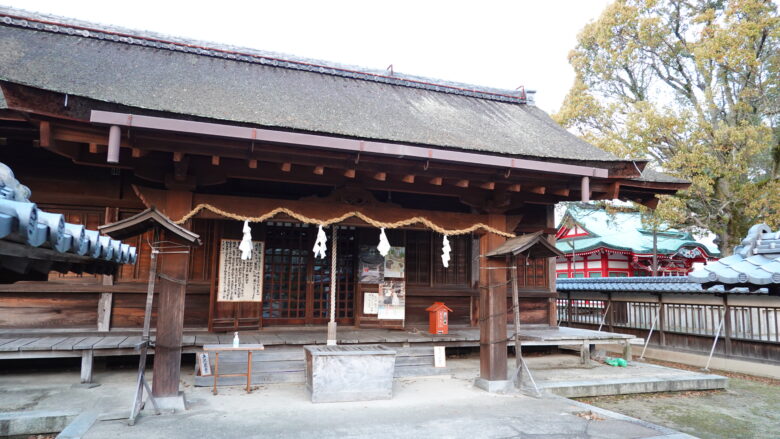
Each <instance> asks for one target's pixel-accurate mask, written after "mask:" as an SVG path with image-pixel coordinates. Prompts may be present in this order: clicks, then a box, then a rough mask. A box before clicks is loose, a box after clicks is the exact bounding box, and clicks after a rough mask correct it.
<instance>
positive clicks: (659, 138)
mask: <svg viewBox="0 0 780 439" xmlns="http://www.w3.org/2000/svg"><path fill="white" fill-rule="evenodd" d="M569 59H570V62H571V64H572V66H573V67H574V69H575V71H576V74H577V77H576V81H575V83H574V85H573V86H572V88H571V90H570V91H569V94H568V97H567V99H566V100H565V103H564V104H563V107H562V108H561V110H560V111H559V112H558V113H557V114H556V115H555V116H554V117H555V119H556V120H557V121H558V122H559V123H560V124H561V125H563V126H565V127H567V128H571V129H574V130H575V131H576V132H578V133H579V134H580V135H581V136H582V137H584V138H585V139H586V140H587V141H589V142H591V143H593V144H595V145H598V146H600V147H602V148H604V149H607V150H609V151H611V152H613V153H615V154H617V155H619V156H621V157H625V158H641V159H647V158H649V159H650V160H651V162H652V163H654V165H655V166H657V167H659V168H661V169H662V170H664V171H665V172H668V173H671V174H673V175H676V176H678V177H682V178H685V179H687V180H689V181H690V182H692V185H691V187H690V188H689V189H688V190H686V191H682V192H681V193H679V194H678V195H677V196H674V197H664V199H662V202H661V203H660V206H659V209H658V214H659V215H660V216H661V217H662V218H663V219H665V220H666V221H670V222H672V223H676V224H681V225H690V226H698V227H703V228H707V229H710V230H712V231H713V232H714V233H715V234H717V235H718V237H719V238H720V241H721V243H720V246H721V251H722V252H724V254H730V252H731V250H732V248H733V246H734V245H736V244H738V243H739V240H740V239H741V237H743V236H744V235H745V233H746V231H747V229H748V228H749V227H750V226H751V225H752V224H753V223H756V222H766V223H768V224H770V225H771V226H772V227H778V226H780V17H779V16H778V11H777V5H776V4H774V3H773V2H772V1H769V0H687V1H684V0H617V1H616V2H614V3H612V4H611V5H610V6H608V7H607V9H606V10H605V11H604V13H603V14H602V15H601V17H600V18H599V19H598V20H596V21H595V22H593V23H591V24H589V25H588V26H586V27H585V29H583V30H582V32H581V33H580V35H579V36H578V44H577V47H576V48H575V49H574V50H573V51H572V52H571V54H570V55H569Z"/></svg>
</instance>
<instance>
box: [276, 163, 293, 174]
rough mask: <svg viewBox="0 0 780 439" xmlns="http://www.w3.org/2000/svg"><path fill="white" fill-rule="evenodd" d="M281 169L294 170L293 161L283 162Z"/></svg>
mask: <svg viewBox="0 0 780 439" xmlns="http://www.w3.org/2000/svg"><path fill="white" fill-rule="evenodd" d="M279 169H281V170H282V172H290V171H291V170H292V163H290V162H287V163H282V165H281V166H280V167H279Z"/></svg>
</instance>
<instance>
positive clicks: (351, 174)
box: [344, 169, 355, 178]
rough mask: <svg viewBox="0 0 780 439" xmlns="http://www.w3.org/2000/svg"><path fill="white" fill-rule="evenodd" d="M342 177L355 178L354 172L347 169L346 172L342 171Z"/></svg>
mask: <svg viewBox="0 0 780 439" xmlns="http://www.w3.org/2000/svg"><path fill="white" fill-rule="evenodd" d="M344 176H345V177H347V178H355V170H354V169H347V170H346V171H344Z"/></svg>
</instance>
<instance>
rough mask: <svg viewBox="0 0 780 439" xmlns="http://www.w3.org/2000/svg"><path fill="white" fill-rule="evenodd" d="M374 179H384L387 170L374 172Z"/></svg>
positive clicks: (385, 178)
mask: <svg viewBox="0 0 780 439" xmlns="http://www.w3.org/2000/svg"><path fill="white" fill-rule="evenodd" d="M374 180H379V181H385V180H387V172H377V173H376V174H374Z"/></svg>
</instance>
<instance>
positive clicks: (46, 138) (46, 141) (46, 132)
mask: <svg viewBox="0 0 780 439" xmlns="http://www.w3.org/2000/svg"><path fill="white" fill-rule="evenodd" d="M38 130H39V131H40V142H41V146H42V147H44V148H47V147H49V146H51V143H52V142H51V141H52V136H51V124H50V123H49V121H47V120H42V121H41V123H40V125H39V126H38Z"/></svg>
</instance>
